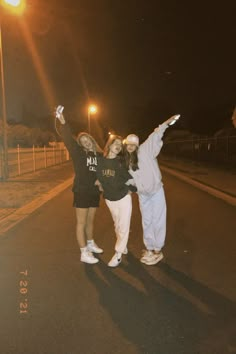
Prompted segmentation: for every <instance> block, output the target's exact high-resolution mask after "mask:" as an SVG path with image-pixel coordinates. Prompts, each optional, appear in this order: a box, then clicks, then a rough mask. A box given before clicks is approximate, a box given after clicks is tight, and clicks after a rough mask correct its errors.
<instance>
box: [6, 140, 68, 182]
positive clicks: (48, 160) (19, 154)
mask: <svg viewBox="0 0 236 354" xmlns="http://www.w3.org/2000/svg"><path fill="white" fill-rule="evenodd" d="M67 160H69V154H68V151H67V149H66V147H65V146H59V147H57V146H52V147H45V146H44V147H35V146H33V147H32V148H21V147H20V146H19V145H18V147H17V148H16V149H8V171H9V177H15V176H20V175H22V174H24V173H29V172H35V171H37V170H40V169H43V168H47V167H50V166H54V165H58V164H61V163H63V162H65V161H67ZM2 177H3V152H2V150H1V151H0V178H2Z"/></svg>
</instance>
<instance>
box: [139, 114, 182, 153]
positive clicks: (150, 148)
mask: <svg viewBox="0 0 236 354" xmlns="http://www.w3.org/2000/svg"><path fill="white" fill-rule="evenodd" d="M179 117H180V115H179V114H178V115H174V116H172V117H170V118H169V119H167V120H166V121H165V122H164V123H162V124H160V125H159V126H158V127H157V128H155V129H154V132H153V133H151V134H150V135H149V137H148V138H147V140H145V142H144V143H143V144H141V146H140V149H141V151H143V152H144V153H145V154H148V155H150V156H152V157H153V158H155V157H156V156H157V155H158V154H159V153H160V151H161V148H162V146H163V140H162V137H163V135H164V133H165V131H166V129H167V128H168V127H169V126H170V125H173V124H174V123H175V122H176V121H177V120H178V119H179Z"/></svg>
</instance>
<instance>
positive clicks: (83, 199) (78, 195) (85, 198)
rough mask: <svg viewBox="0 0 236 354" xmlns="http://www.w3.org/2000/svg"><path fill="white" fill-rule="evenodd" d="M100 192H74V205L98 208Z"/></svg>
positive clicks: (76, 206)
mask: <svg viewBox="0 0 236 354" xmlns="http://www.w3.org/2000/svg"><path fill="white" fill-rule="evenodd" d="M99 201H100V193H99V192H96V193H88V191H83V190H81V191H79V192H74V201H73V206H74V207H75V208H97V207H98V206H99Z"/></svg>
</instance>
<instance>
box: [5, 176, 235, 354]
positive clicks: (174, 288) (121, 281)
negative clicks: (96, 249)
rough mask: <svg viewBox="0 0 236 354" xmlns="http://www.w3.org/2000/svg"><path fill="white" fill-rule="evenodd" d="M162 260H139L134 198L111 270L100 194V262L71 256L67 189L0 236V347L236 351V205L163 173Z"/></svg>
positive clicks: (197, 353) (146, 353)
mask: <svg viewBox="0 0 236 354" xmlns="http://www.w3.org/2000/svg"><path fill="white" fill-rule="evenodd" d="M163 177H164V181H165V191H166V198H167V204H168V232H167V242H166V247H165V249H164V254H165V259H164V261H163V262H161V263H160V264H158V265H156V266H146V265H144V264H142V263H140V261H139V257H140V253H141V250H142V248H143V245H142V229H141V223H140V214H139V210H138V203H137V198H136V196H135V195H134V196H133V215H132V225H131V233H130V241H129V245H128V248H129V254H128V255H127V256H124V257H123V262H122V264H121V265H120V266H119V267H118V268H116V269H110V268H109V267H107V262H108V261H109V260H110V258H111V256H112V255H113V247H114V242H115V239H114V237H115V236H114V230H113V224H112V220H111V217H110V214H109V211H108V210H107V208H106V206H105V204H104V202H103V201H102V203H101V207H100V208H99V210H98V212H97V215H96V221H95V223H96V229H95V238H96V241H97V243H98V244H99V246H101V247H103V248H104V254H103V255H101V256H100V257H99V258H100V262H99V263H98V264H96V265H93V266H92V265H87V264H83V263H81V262H80V257H79V251H78V246H77V243H76V239H75V216H74V210H73V208H72V207H71V202H72V195H71V192H70V189H67V190H65V191H64V192H63V193H61V194H60V195H58V196H57V197H55V198H53V199H52V200H51V201H49V202H48V203H46V204H45V205H44V206H42V207H41V208H39V209H38V210H37V211H35V212H34V213H32V215H30V216H29V217H28V218H27V219H25V220H23V221H22V222H21V223H20V224H18V225H16V226H15V227H14V228H12V229H11V230H9V231H8V232H7V234H6V235H5V236H4V237H2V238H1V240H0V244H1V247H0V280H1V306H0V309H1V317H0V322H1V323H0V347H1V349H0V353H1V354H118V353H121V354H123V353H125V354H139V353H140V354H227V353H236V305H235V300H236V286H235V284H236V262H235V243H236V241H235V235H236V218H235V208H234V207H232V206H230V205H228V204H226V203H225V202H223V201H221V200H219V199H216V198H214V197H212V196H210V195H208V194H206V193H204V192H202V191H199V190H198V189H196V188H194V187H192V186H190V185H188V184H185V183H184V182H181V181H179V180H178V179H176V178H175V177H172V176H169V175H165V174H164V176H163Z"/></svg>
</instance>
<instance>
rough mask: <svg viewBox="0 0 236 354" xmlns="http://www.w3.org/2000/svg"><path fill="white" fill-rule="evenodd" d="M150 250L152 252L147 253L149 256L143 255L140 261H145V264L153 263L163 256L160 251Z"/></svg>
mask: <svg viewBox="0 0 236 354" xmlns="http://www.w3.org/2000/svg"><path fill="white" fill-rule="evenodd" d="M149 252H150V251H149ZM151 252H152V254H149V256H148V255H147V257H145V258H144V260H143V261H141V262H142V263H145V264H146V265H155V264H157V263H158V262H160V261H161V260H162V259H163V258H164V255H163V253H162V252H161V251H158V252H157V251H151ZM142 258H143V257H142ZM142 258H141V259H142Z"/></svg>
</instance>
